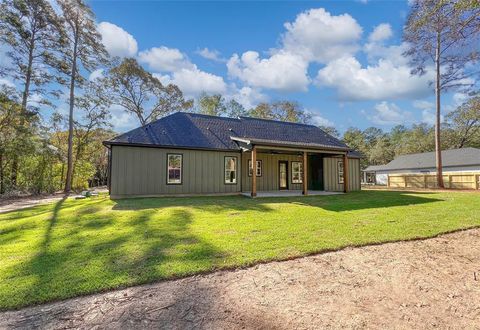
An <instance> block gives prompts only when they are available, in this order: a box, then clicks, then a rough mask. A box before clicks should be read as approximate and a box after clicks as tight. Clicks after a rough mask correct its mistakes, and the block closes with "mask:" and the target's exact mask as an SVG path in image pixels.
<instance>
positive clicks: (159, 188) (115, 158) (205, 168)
mask: <svg viewBox="0 0 480 330" xmlns="http://www.w3.org/2000/svg"><path fill="white" fill-rule="evenodd" d="M168 154H181V155H182V163H183V164H182V182H181V184H168V183H167V155H168ZM227 156H233V157H237V167H238V168H237V182H236V184H231V183H225V157H227ZM250 158H251V153H250V152H244V153H242V152H240V151H239V152H235V151H213V150H212V151H210V150H193V149H174V148H171V149H170V148H155V147H153V148H151V147H137V146H118V145H112V146H111V169H110V173H111V178H110V180H111V181H110V183H111V191H110V194H111V196H112V197H113V198H123V197H134V196H164V195H205V194H238V193H241V192H242V191H244V192H245V191H250V190H251V179H252V178H251V176H248V159H250ZM257 159H258V160H261V161H262V176H260V177H257V190H258V191H269V190H278V189H279V180H278V175H279V174H278V162H279V161H288V189H290V190H301V189H302V184H301V183H300V184H293V183H292V162H293V161H300V162H301V161H302V158H301V157H299V156H296V155H288V154H275V155H271V154H268V153H258V154H257ZM341 161H342V158H341V157H324V158H323V166H324V185H325V186H324V187H325V190H326V191H343V184H341V183H339V182H340V181H339V178H338V170H337V166H338V165H337V163H338V162H341ZM348 163H349V170H350V171H349V178H350V179H349V182H350V184H349V188H350V190H359V189H360V162H359V159H358V158H349V162H348Z"/></svg>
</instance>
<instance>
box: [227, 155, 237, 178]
mask: <svg viewBox="0 0 480 330" xmlns="http://www.w3.org/2000/svg"><path fill="white" fill-rule="evenodd" d="M225 183H226V184H236V183H237V157H233V156H226V157H225Z"/></svg>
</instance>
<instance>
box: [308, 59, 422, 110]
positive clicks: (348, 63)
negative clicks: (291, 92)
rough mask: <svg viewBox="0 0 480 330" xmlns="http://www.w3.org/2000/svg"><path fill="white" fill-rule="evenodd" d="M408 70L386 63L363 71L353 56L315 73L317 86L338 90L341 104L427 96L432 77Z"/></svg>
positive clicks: (334, 62) (385, 60)
mask: <svg viewBox="0 0 480 330" xmlns="http://www.w3.org/2000/svg"><path fill="white" fill-rule="evenodd" d="M410 71H411V69H410V67H408V66H397V65H396V64H394V63H393V62H392V61H390V60H388V59H380V60H379V61H378V62H377V63H376V64H375V65H368V66H366V67H362V65H361V64H360V62H359V61H358V60H357V59H356V58H355V57H352V56H347V57H342V58H339V59H337V60H335V61H332V62H330V63H328V64H327V65H326V66H325V67H324V68H322V69H320V70H319V71H318V75H317V77H316V84H317V85H318V86H327V87H333V88H336V89H337V93H338V98H339V99H340V100H343V101H358V100H381V99H399V98H412V97H420V96H425V95H428V93H429V87H428V81H429V80H430V79H431V74H426V75H424V76H422V77H419V76H414V75H412V74H411V73H410Z"/></svg>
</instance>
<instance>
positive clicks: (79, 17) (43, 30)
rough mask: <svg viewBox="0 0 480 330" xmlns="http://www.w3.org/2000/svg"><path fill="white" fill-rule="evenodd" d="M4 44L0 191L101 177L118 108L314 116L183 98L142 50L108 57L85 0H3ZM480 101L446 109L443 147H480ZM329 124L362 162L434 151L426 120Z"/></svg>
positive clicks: (71, 185) (143, 116)
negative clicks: (138, 55) (383, 126)
mask: <svg viewBox="0 0 480 330" xmlns="http://www.w3.org/2000/svg"><path fill="white" fill-rule="evenodd" d="M53 6H54V7H53ZM0 47H1V48H2V49H6V50H7V51H6V56H5V58H2V61H1V62H0V78H1V79H0V195H10V194H17V193H42V192H54V191H58V190H62V189H63V190H65V191H66V192H69V191H71V190H80V189H84V188H86V187H88V186H95V185H103V184H105V183H106V179H107V167H108V166H107V163H108V162H107V150H106V148H104V147H103V146H102V141H104V140H106V139H109V138H111V137H112V136H114V135H115V132H113V131H112V126H111V109H112V108H113V107H116V108H117V109H123V110H124V111H125V112H127V113H128V114H130V115H132V116H133V117H134V118H137V121H138V122H137V124H138V125H145V124H147V123H149V122H152V121H154V120H156V119H158V118H161V117H164V116H166V115H169V114H171V113H173V112H176V111H192V112H197V113H203V114H209V115H217V116H230V117H238V116H242V115H245V116H253V117H259V118H265V119H274V120H282V121H290V122H302V123H311V121H312V118H311V114H310V113H308V112H307V111H305V110H304V109H303V108H302V107H301V105H300V104H299V103H297V102H292V101H276V102H263V103H260V104H258V105H257V106H255V107H253V108H252V109H246V108H244V107H243V106H242V105H241V104H240V103H239V102H237V101H236V100H234V99H231V98H228V99H227V98H225V97H224V96H222V95H208V94H202V95H200V96H199V97H198V98H197V99H196V100H189V99H186V98H185V97H184V95H183V92H182V91H181V90H180V88H179V87H178V86H176V85H173V84H168V85H165V84H162V82H161V81H160V80H159V79H158V78H157V77H156V76H154V75H153V74H152V73H150V72H148V71H146V70H145V69H144V68H143V67H142V66H141V65H139V63H138V62H137V60H136V59H134V58H124V59H119V58H111V57H110V56H109V54H108V53H107V51H106V50H105V47H104V45H103V44H102V40H101V36H100V34H99V33H98V31H97V26H96V23H95V17H94V14H93V12H92V10H91V9H90V8H89V6H88V5H87V4H86V3H85V2H84V1H83V0H56V1H51V0H4V1H2V2H1V3H0ZM93 72H95V73H96V74H94V75H92V74H91V73H93ZM94 77H95V78H94ZM478 100H479V99H478V97H472V99H471V100H469V101H468V102H467V103H465V104H464V105H462V106H461V107H459V109H457V110H456V111H454V112H452V113H451V114H449V115H448V116H447V118H446V121H445V123H444V126H445V127H444V129H443V131H442V134H443V139H442V141H443V144H444V147H445V148H450V147H466V146H478V144H479V141H480V138H479V136H478V135H479V132H478V131H479V117H480V116H479V101H478ZM132 126H133V125H132ZM324 129H325V130H327V131H328V132H330V133H331V134H333V135H336V136H337V137H339V138H341V139H343V140H344V141H345V142H346V143H347V144H349V145H350V146H351V147H352V148H355V149H357V150H359V151H361V152H362V153H363V154H364V156H365V158H364V159H363V161H362V164H363V166H366V165H367V164H382V163H385V162H387V161H389V160H391V159H393V157H395V156H396V155H399V154H405V153H411V152H423V151H432V150H434V138H433V130H432V128H431V127H429V126H426V125H414V126H413V127H412V128H407V127H404V126H397V127H395V128H394V129H393V130H392V131H390V132H383V131H381V130H379V129H377V128H369V129H367V130H364V131H361V130H358V129H354V128H351V129H348V130H347V131H346V132H345V133H344V134H343V136H339V134H338V132H337V131H336V130H335V129H334V128H331V127H325V128H324Z"/></svg>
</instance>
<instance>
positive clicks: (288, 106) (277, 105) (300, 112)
mask: <svg viewBox="0 0 480 330" xmlns="http://www.w3.org/2000/svg"><path fill="white" fill-rule="evenodd" d="M249 115H250V116H251V117H256V118H262V119H272V120H280V121H287V122H292V123H308V122H309V121H310V119H311V117H310V115H309V114H308V113H307V112H306V111H305V110H304V109H302V107H301V106H300V104H299V103H298V102H292V101H278V102H273V103H260V104H258V105H257V106H256V107H255V108H253V109H251V110H250V111H249Z"/></svg>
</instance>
